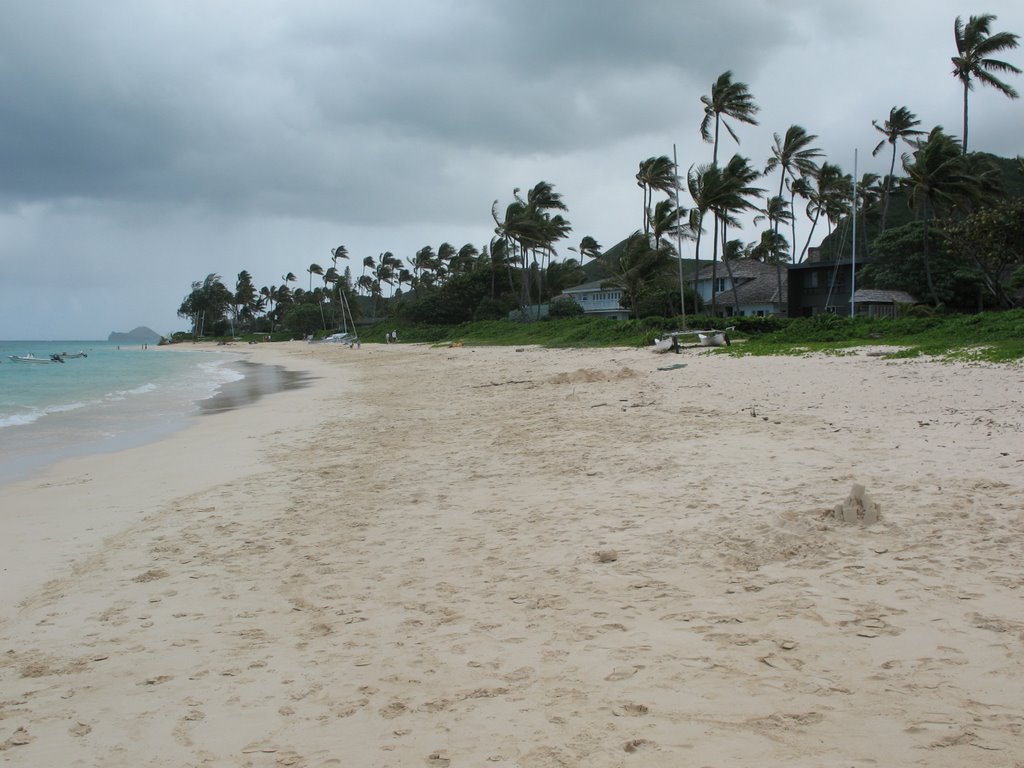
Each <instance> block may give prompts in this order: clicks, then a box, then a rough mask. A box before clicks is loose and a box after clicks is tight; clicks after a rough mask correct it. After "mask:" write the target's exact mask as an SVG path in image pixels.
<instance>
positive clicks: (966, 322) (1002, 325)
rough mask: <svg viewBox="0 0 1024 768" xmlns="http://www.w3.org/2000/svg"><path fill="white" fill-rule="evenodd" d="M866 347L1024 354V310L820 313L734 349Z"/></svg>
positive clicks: (976, 356) (772, 351)
mask: <svg viewBox="0 0 1024 768" xmlns="http://www.w3.org/2000/svg"><path fill="white" fill-rule="evenodd" d="M862 346H884V347H893V348H894V349H893V352H892V353H890V354H889V355H888V357H890V358H893V359H905V358H914V357H921V356H928V357H937V358H941V359H944V360H958V361H967V362H996V363H1006V362H1014V361H1019V360H1021V359H1024V310H1013V311H1010V312H985V313H981V314H977V315H952V316H946V317H903V318H893V319H877V320H873V319H869V318H855V319H851V318H843V317H837V316H835V315H818V316H816V317H813V318H798V319H794V320H791V321H789V322H788V323H787V324H786V327H785V328H782V329H780V330H778V331H774V332H771V333H766V334H758V335H756V336H754V335H752V336H751V337H750V338H749V339H748V340H747V341H746V342H745V343H744V344H742V345H737V346H736V347H735V348H730V349H729V353H731V354H749V355H779V354H808V353H812V352H819V353H821V352H829V353H833V354H835V353H839V351H840V350H844V349H846V350H849V349H851V348H854V347H862Z"/></svg>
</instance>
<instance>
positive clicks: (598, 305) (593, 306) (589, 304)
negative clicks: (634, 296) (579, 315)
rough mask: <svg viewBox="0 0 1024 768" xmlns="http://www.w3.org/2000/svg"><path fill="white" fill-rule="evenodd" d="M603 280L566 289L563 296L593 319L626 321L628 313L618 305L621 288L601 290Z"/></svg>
mask: <svg viewBox="0 0 1024 768" xmlns="http://www.w3.org/2000/svg"><path fill="white" fill-rule="evenodd" d="M603 283H605V281H604V280H593V281H591V282H589V283H583V285H577V286H576V287H575V288H567V289H565V290H564V291H562V295H563V296H568V297H569V298H571V299H572V300H573V301H575V302H576V303H577V304H579V305H580V306H581V307H583V314H584V315H590V316H595V317H609V318H611V319H613V320H628V319H629V311H628V310H627V309H625V308H623V307H622V305H621V304H619V300H620V299H621V298H622V289H621V288H614V287H608V288H602V287H601V285H602V284H603Z"/></svg>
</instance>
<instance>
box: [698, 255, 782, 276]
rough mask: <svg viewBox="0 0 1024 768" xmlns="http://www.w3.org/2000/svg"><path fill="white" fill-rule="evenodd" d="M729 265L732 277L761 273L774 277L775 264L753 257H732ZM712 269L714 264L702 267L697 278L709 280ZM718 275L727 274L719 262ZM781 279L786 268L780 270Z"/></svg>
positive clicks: (759, 274) (758, 274)
mask: <svg viewBox="0 0 1024 768" xmlns="http://www.w3.org/2000/svg"><path fill="white" fill-rule="evenodd" d="M729 266H730V267H731V268H732V274H733V277H760V276H761V275H769V274H770V275H771V276H772V277H775V265H774V264H765V263H764V262H763V261H755V260H754V259H733V260H732V261H730V262H729ZM713 270H714V265H710V266H707V267H704V269H702V270H701V271H700V272H698V273H697V278H696V279H697V280H710V279H711V272H712V271H713ZM717 274H718V277H724V276H727V275H728V274H729V273H728V272H727V271H726V268H725V265H724V264H723V263H721V262H719V263H718V272H717ZM782 275H783V279H785V275H786V270H782Z"/></svg>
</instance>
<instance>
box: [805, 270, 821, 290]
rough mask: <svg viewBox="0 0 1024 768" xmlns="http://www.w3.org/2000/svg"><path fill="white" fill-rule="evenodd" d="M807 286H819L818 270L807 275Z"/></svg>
mask: <svg viewBox="0 0 1024 768" xmlns="http://www.w3.org/2000/svg"><path fill="white" fill-rule="evenodd" d="M807 287H808V288H817V287H818V273H817V272H811V273H810V274H809V275H808V276H807Z"/></svg>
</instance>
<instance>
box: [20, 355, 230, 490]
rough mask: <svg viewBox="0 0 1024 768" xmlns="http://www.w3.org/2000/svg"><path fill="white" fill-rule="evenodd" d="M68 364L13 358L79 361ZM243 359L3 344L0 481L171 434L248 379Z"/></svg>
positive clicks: (68, 362) (227, 356) (66, 362)
mask: <svg viewBox="0 0 1024 768" xmlns="http://www.w3.org/2000/svg"><path fill="white" fill-rule="evenodd" d="M80 351H84V352H85V353H86V355H87V357H84V358H69V359H66V360H65V362H64V363H49V364H40V363H22V362H15V361H12V360H11V359H10V356H11V355H19V356H23V355H26V354H28V353H32V354H33V355H34V356H35V357H42V358H48V357H49V356H50V355H51V354H60V353H64V352H66V353H68V354H75V353H77V352H80ZM237 361H238V356H237V355H232V354H227V353H218V352H213V351H192V350H187V349H173V350H164V349H157V348H155V347H153V346H149V347H148V348H145V347H144V346H143V345H140V344H135V345H126V344H120V345H118V344H115V343H112V342H106V341H0V482H9V481H10V480H14V479H19V478H23V477H26V476H28V475H30V474H31V473H32V472H33V471H35V470H37V469H39V468H41V467H43V466H45V465H47V464H50V463H52V462H54V461H57V460H59V459H62V458H66V457H68V456H74V455H82V454H86V453H94V452H103V451H115V450H121V449H122V448H127V447H131V446H133V445H139V444H142V443H144V442H148V441H150V440H154V439H157V438H159V437H161V436H163V435H166V434H169V433H171V432H173V431H175V430H177V429H180V428H181V427H182V426H184V425H185V423H186V422H187V420H188V419H189V418H190V417H191V416H192V415H194V414H196V413H198V411H199V408H198V405H197V403H198V402H199V401H202V400H205V399H207V398H210V397H212V396H213V395H214V394H215V393H216V392H217V390H218V389H219V388H220V387H222V386H223V385H225V384H227V383H228V382H231V381H236V380H239V379H242V378H243V376H244V374H243V373H242V367H241V366H239V365H237Z"/></svg>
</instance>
